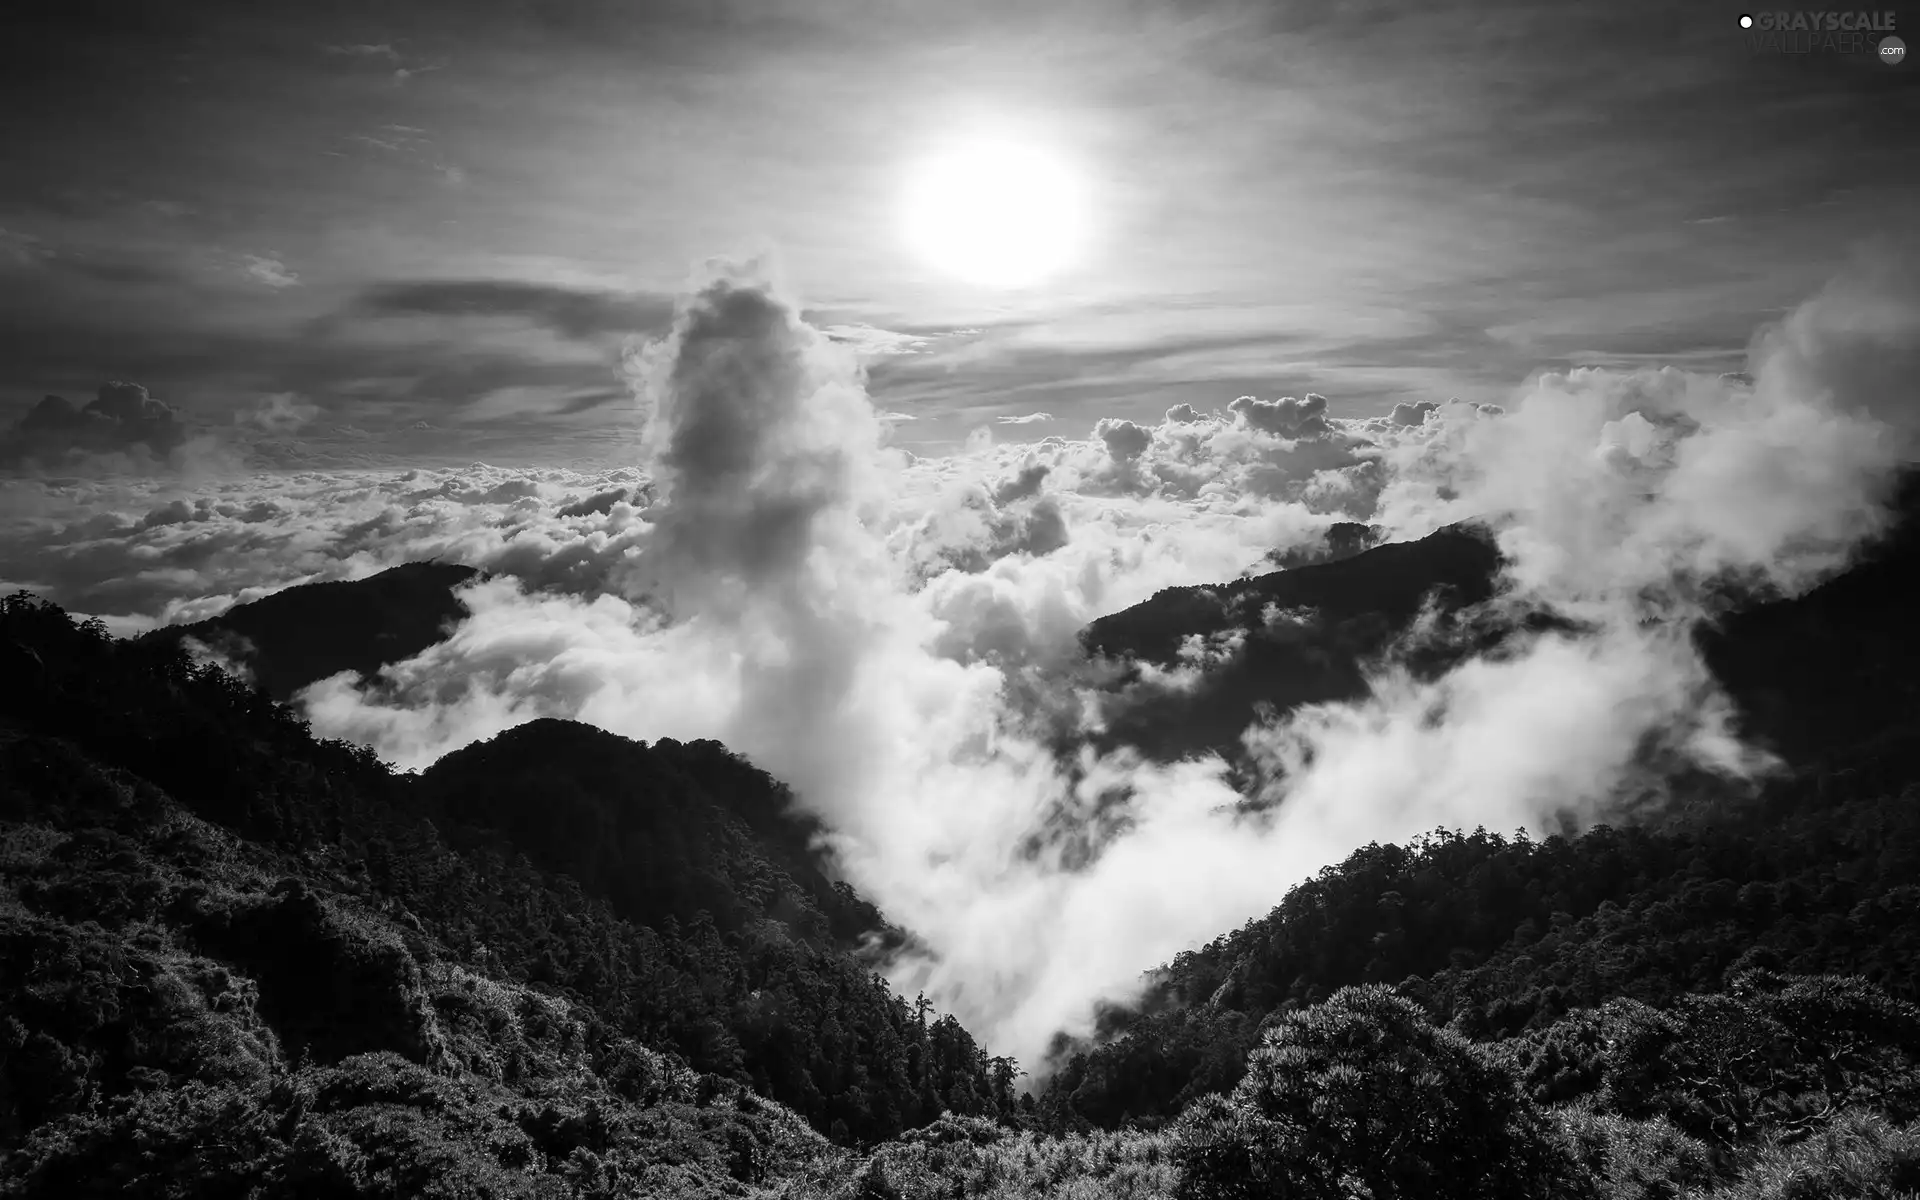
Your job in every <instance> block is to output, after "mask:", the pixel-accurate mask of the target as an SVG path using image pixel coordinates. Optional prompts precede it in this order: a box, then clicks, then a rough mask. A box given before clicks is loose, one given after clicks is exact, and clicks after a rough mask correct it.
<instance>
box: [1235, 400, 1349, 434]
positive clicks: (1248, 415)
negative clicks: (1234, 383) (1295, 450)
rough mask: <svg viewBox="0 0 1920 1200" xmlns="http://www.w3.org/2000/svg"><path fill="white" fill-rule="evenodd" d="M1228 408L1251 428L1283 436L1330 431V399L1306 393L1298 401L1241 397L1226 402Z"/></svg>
mask: <svg viewBox="0 0 1920 1200" xmlns="http://www.w3.org/2000/svg"><path fill="white" fill-rule="evenodd" d="M1227 411H1228V412H1231V413H1233V414H1234V415H1235V416H1237V417H1239V418H1240V419H1241V421H1243V422H1245V423H1246V424H1247V426H1248V427H1250V428H1253V429H1258V430H1260V431H1261V432H1262V433H1271V434H1274V435H1276V436H1278V437H1283V438H1289V439H1294V438H1311V437H1319V436H1320V435H1322V434H1324V433H1326V432H1327V429H1328V426H1327V398H1326V397H1325V396H1316V395H1314V394H1313V393H1312V392H1309V393H1307V395H1306V398H1305V399H1302V400H1296V399H1294V398H1293V397H1292V396H1282V397H1281V398H1280V399H1278V400H1256V399H1254V398H1253V397H1252V396H1242V397H1240V398H1239V399H1238V400H1235V401H1234V402H1233V403H1232V404H1229V405H1227Z"/></svg>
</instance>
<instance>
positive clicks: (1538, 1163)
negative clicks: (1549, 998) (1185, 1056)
mask: <svg viewBox="0 0 1920 1200" xmlns="http://www.w3.org/2000/svg"><path fill="white" fill-rule="evenodd" d="M1177 1129H1178V1138H1179V1144H1180V1146H1181V1150H1180V1155H1181V1158H1182V1163H1183V1166H1184V1167H1185V1169H1186V1176H1187V1179H1188V1181H1189V1182H1188V1183H1187V1184H1185V1185H1184V1186H1185V1189H1186V1190H1185V1195H1186V1196H1187V1197H1189V1198H1191V1200H1200V1198H1202V1197H1207V1198H1213V1197H1218V1198H1221V1200H1225V1198H1227V1197H1236V1196H1256V1195H1258V1196H1300V1197H1312V1198H1315V1200H1318V1198H1320V1197H1328V1198H1333V1197H1340V1196H1346V1195H1350V1194H1351V1193H1352V1189H1353V1186H1354V1185H1356V1184H1357V1185H1360V1186H1361V1187H1364V1188H1365V1189H1366V1193H1365V1194H1367V1195H1370V1196H1372V1197H1373V1198H1374V1200H1393V1198H1396V1197H1405V1198H1407V1200H1412V1198H1414V1197H1420V1198H1422V1200H1428V1198H1443V1197H1456V1196H1457V1197H1462V1198H1465V1197H1474V1198H1476V1200H1506V1198H1513V1200H1519V1198H1521V1197H1544V1196H1555V1197H1560V1196H1567V1195H1578V1194H1579V1193H1580V1190H1581V1187H1582V1186H1583V1176H1582V1174H1581V1172H1580V1170H1579V1168H1578V1167H1577V1166H1576V1165H1575V1163H1574V1162H1573V1160H1572V1158H1571V1156H1570V1151H1569V1150H1568V1149H1567V1147H1566V1146H1565V1145H1564V1144H1563V1143H1562V1142H1561V1141H1560V1139H1559V1138H1558V1136H1557V1135H1556V1134H1555V1132H1554V1131H1553V1129H1552V1127H1551V1126H1550V1125H1549V1124H1548V1123H1547V1121H1546V1120H1545V1118H1544V1117H1543V1116H1542V1114H1541V1112H1540V1110H1539V1109H1538V1108H1537V1107H1536V1106H1535V1105H1534V1103H1533V1102H1532V1100H1530V1099H1529V1098H1527V1097H1525V1096H1522V1095H1521V1093H1520V1091H1519V1089H1518V1087H1517V1086H1516V1083H1515V1080H1514V1078H1513V1076H1512V1075H1510V1074H1508V1073H1507V1071H1505V1070H1504V1069H1502V1068H1501V1067H1500V1066H1499V1065H1498V1064H1497V1063H1496V1062H1495V1060H1494V1059H1493V1057H1492V1056H1491V1054H1490V1053H1489V1052H1488V1051H1486V1050H1484V1049H1482V1048H1480V1047H1478V1046H1475V1045H1474V1044H1472V1043H1471V1042H1469V1041H1467V1040H1466V1039H1465V1038H1464V1037H1461V1036H1460V1035H1459V1034H1457V1033H1454V1032H1452V1031H1449V1030H1446V1029H1438V1028H1435V1027H1434V1026H1433V1025H1432V1024H1431V1023H1430V1022H1429V1021H1428V1020H1427V1019H1426V1015H1425V1014H1424V1013H1423V1012H1422V1011H1421V1009H1420V1007H1419V1006H1418V1005H1416V1004H1415V1003H1413V1002H1412V1001H1411V1000H1408V999H1407V998H1405V997H1403V996H1401V995H1399V994H1397V993H1396V992H1394V991H1393V990H1392V989H1390V988H1386V987H1381V986H1377V985H1366V986H1361V987H1350V988H1342V989H1341V990H1340V991H1339V992H1336V993H1335V994H1334V995H1333V996H1332V997H1330V998H1329V999H1328V1000H1327V1001H1326V1002H1325V1003H1324V1004H1322V1005H1320V1006H1318V1007H1317V1008H1313V1009H1308V1010H1304V1011H1300V1012H1295V1013H1290V1014H1288V1015H1287V1016H1286V1017H1284V1018H1283V1019H1282V1020H1281V1021H1280V1022H1279V1023H1278V1024H1277V1025H1275V1026H1274V1027H1273V1028H1272V1029H1271V1030H1270V1031H1269V1032H1268V1034H1267V1036H1266V1038H1265V1040H1264V1041H1263V1043H1262V1045H1261V1046H1260V1047H1259V1048H1258V1049H1256V1050H1255V1051H1254V1052H1253V1054H1252V1055H1251V1056H1250V1057H1249V1059H1248V1062H1247V1075H1246V1078H1245V1079H1243V1080H1241V1082H1240V1084H1239V1085H1238V1086H1236V1087H1235V1088H1234V1090H1233V1093H1232V1095H1231V1096H1230V1097H1229V1098H1228V1099H1226V1100H1224V1101H1211V1100H1210V1101H1205V1102H1203V1103H1201V1104H1197V1105H1195V1106H1194V1108H1193V1109H1192V1110H1190V1111H1189V1112H1188V1114H1187V1115H1186V1116H1185V1117H1184V1118H1182V1120H1181V1122H1180V1124H1179V1126H1178V1127H1177Z"/></svg>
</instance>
